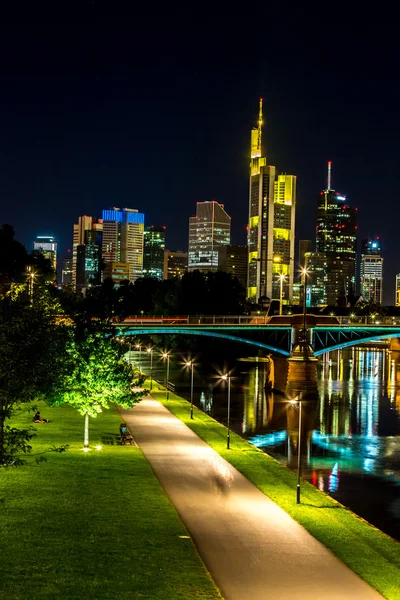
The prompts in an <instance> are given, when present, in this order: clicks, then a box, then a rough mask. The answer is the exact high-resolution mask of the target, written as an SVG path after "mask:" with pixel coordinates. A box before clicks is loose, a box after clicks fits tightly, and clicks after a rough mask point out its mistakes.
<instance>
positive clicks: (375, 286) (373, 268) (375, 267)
mask: <svg viewBox="0 0 400 600" xmlns="http://www.w3.org/2000/svg"><path fill="white" fill-rule="evenodd" d="M360 283H361V295H362V297H363V298H364V300H365V301H366V302H373V303H374V304H382V285H383V257H382V248H381V242H380V239H379V238H374V239H368V240H363V242H362V249H361V266H360Z"/></svg>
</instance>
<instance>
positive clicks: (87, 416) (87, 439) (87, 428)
mask: <svg viewBox="0 0 400 600" xmlns="http://www.w3.org/2000/svg"><path fill="white" fill-rule="evenodd" d="M83 447H84V448H89V414H88V413H85V433H84V439H83Z"/></svg>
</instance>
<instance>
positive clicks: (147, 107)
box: [0, 24, 400, 303]
mask: <svg viewBox="0 0 400 600" xmlns="http://www.w3.org/2000/svg"><path fill="white" fill-rule="evenodd" d="M240 25H241V24H240ZM72 29H73V33H74V35H73V36H71V28H70V27H69V28H68V29H63V28H62V27H61V28H55V30H54V32H51V31H49V28H47V27H45V26H42V27H40V26H39V27H38V28H36V29H35V31H34V32H33V31H30V30H29V28H18V29H13V28H12V27H10V28H9V29H8V31H5V32H4V37H3V39H2V42H1V44H2V45H5V47H7V49H8V52H7V55H8V56H9V57H10V60H9V61H8V62H7V64H4V65H2V68H1V71H0V77H1V81H2V83H3V88H4V90H5V93H4V95H3V98H2V108H1V111H0V120H1V126H2V132H3V134H2V136H1V139H0V152H1V154H2V156H3V161H2V165H1V173H0V175H1V177H0V181H1V186H0V193H1V195H2V198H3V204H4V208H3V212H2V219H1V220H2V222H7V223H11V224H14V225H15V227H16V234H17V237H18V238H19V239H21V240H22V241H23V242H24V243H25V245H26V246H27V247H29V245H30V242H31V239H32V237H33V236H34V235H40V234H47V235H54V236H56V237H57V240H58V241H59V242H60V246H59V250H60V254H61V255H63V254H64V253H65V251H66V250H67V249H68V248H70V247H71V242H70V233H69V231H70V230H69V227H70V224H71V223H73V222H75V221H76V219H77V217H78V216H79V215H81V214H83V213H86V214H91V215H94V216H96V215H97V216H100V215H101V210H103V208H105V207H108V206H113V205H115V204H116V205H117V206H121V205H123V206H137V207H138V208H139V210H142V211H144V212H145V213H146V218H147V222H148V223H158V224H160V225H166V226H167V227H168V240H169V241H168V245H169V246H170V247H171V248H176V249H178V248H179V249H182V250H184V249H185V247H181V246H183V244H184V241H185V240H182V238H181V232H182V231H183V230H185V229H186V223H187V217H188V216H189V214H190V213H191V206H192V205H193V204H194V203H195V202H197V201H207V200H211V199H215V200H216V201H218V202H219V203H222V204H224V205H225V206H226V207H227V210H228V212H229V214H230V215H231V216H232V240H233V242H234V243H236V244H244V243H245V240H246V230H245V227H246V223H247V218H248V207H247V203H246V200H245V199H246V198H247V195H248V131H249V129H251V127H252V126H253V123H254V120H255V119H256V116H257V113H256V110H255V103H256V102H257V99H258V98H259V97H263V98H264V119H265V126H264V131H265V133H264V139H265V140H266V142H267V149H266V152H267V156H268V157H269V162H270V163H271V164H275V165H279V166H280V168H282V167H283V168H284V169H285V170H286V171H287V172H288V173H296V175H297V177H298V179H297V219H296V221H297V222H296V240H297V241H298V240H299V239H313V229H314V224H313V221H314V215H315V206H314V198H315V193H316V192H317V191H318V190H320V189H322V188H323V186H324V180H325V165H326V161H327V160H332V161H333V165H334V180H335V181H338V182H340V188H341V189H343V190H345V191H346V193H347V195H348V197H349V199H350V201H351V203H352V205H353V206H358V208H359V215H358V218H359V240H361V239H364V238H367V237H373V236H376V235H379V236H380V237H381V239H382V245H383V250H384V252H385V278H387V280H388V281H394V278H395V274H396V273H398V272H399V265H398V262H397V245H396V244H397V229H396V222H397V216H398V215H397V208H396V207H394V208H393V210H394V214H393V219H391V220H390V222H389V221H388V220H387V219H386V218H385V214H386V213H385V211H376V206H377V205H380V204H381V203H382V202H387V203H389V204H390V203H392V202H393V201H392V198H394V197H395V195H396V190H397V178H396V169H395V166H396V164H397V163H398V155H399V150H398V147H397V139H398V133H399V131H398V130H399V129H400V124H399V123H398V119H397V116H396V115H397V104H396V98H397V96H398V93H397V92H398V83H397V80H396V78H395V76H394V73H395V72H396V70H395V68H394V67H395V65H396V64H397V56H398V50H397V48H396V47H395V45H394V43H392V42H391V41H390V39H391V38H390V35H387V30H386V29H385V30H383V29H381V30H380V31H379V29H378V31H376V30H374V31H373V36H369V35H368V34H367V31H366V30H365V29H364V30H363V32H362V33H361V31H353V30H352V31H351V36H348V37H347V44H346V48H344V47H342V46H341V45H334V46H332V47H328V48H326V49H325V54H324V55H322V53H321V52H320V47H319V44H318V43H317V41H316V38H315V36H311V37H309V38H308V37H307V36H306V35H304V36H301V40H300V39H297V38H295V37H293V38H289V41H288V43H287V44H285V46H284V47H283V46H282V44H279V51H278V50H276V48H277V46H276V43H275V42H276V41H277V40H278V35H277V33H276V34H275V33H274V34H273V35H272V36H271V37H270V38H269V39H268V41H266V42H265V41H263V43H262V52H261V51H260V50H261V48H258V50H259V52H258V53H257V52H256V50H255V49H254V50H255V52H254V56H255V58H254V60H253V61H252V62H251V64H250V65H249V62H248V60H247V59H245V57H244V54H243V52H242V50H243V48H242V46H241V45H239V46H238V47H237V48H235V47H234V45H233V39H229V40H227V39H226V37H227V36H228V34H226V33H225V34H224V35H222V37H221V32H220V31H218V33H217V32H216V31H215V32H214V34H211V38H210V39H211V40H213V42H214V43H213V44H211V45H207V47H205V48H204V47H203V46H204V44H203V43H202V44H199V46H198V49H196V43H197V42H198V41H200V40H201V39H202V36H201V32H200V31H199V30H198V31H196V30H195V31H193V32H191V35H190V39H189V37H188V38H187V39H185V43H186V44H187V52H186V53H182V52H181V47H182V46H181V42H179V43H178V40H176V42H175V41H174V40H173V39H170V37H169V36H168V39H166V36H165V34H164V35H163V33H162V31H161V32H158V33H160V35H157V39H156V41H155V43H154V44H152V46H151V48H149V47H148V44H147V43H144V42H145V36H144V33H142V34H141V33H140V32H139V33H138V35H137V36H136V37H135V39H134V40H132V36H128V35H126V34H125V35H124V33H122V34H121V32H120V31H119V30H115V31H114V30H113V29H112V27H110V30H109V32H108V34H107V40H108V43H107V44H106V45H105V44H104V38H102V36H101V35H100V34H95V33H94V32H93V31H90V29H89V30H88V29H87V28H83V29H82V30H79V28H74V27H73V28H72ZM341 31H342V32H343V35H345V28H344V29H343V27H342V29H341ZM230 33H233V30H232V31H231V32H230ZM242 33H243V32H242ZM242 33H241V40H242V43H243V44H244V43H245V39H246V36H244V37H242ZM22 36H23V40H24V43H25V44H29V47H30V48H31V51H30V52H29V53H28V54H27V53H26V52H22V50H21V49H20V48H23V47H24V45H23V44H20V42H21V41H22ZM72 37H73V40H74V42H73V44H72V41H71V40H72ZM275 37H276V39H275ZM38 38H40V40H41V42H40V44H37V43H33V42H36V40H37V39H38ZM88 46H90V47H91V52H90V53H88V52H87V48H88ZM257 46H259V43H258V42H257ZM161 48H162V49H163V52H160V49H161ZM164 50H165V51H164ZM200 50H201V51H200ZM272 51H273V53H272V55H273V56H274V60H273V61H272V60H270V59H268V60H265V59H264V58H262V57H265V56H267V57H268V56H269V55H271V52H272ZM371 65H376V66H377V67H378V65H379V68H376V69H375V68H374V69H371ZM88 73H94V74H95V75H96V77H93V76H90V75H88ZM289 73H290V76H288V74H289ZM326 86H328V88H329V90H330V93H322V92H323V89H324V88H325V87H326ZM382 89H384V90H385V93H384V94H382ZM210 90H212V93H210ZM331 92H332V93H331ZM366 165H374V169H373V174H374V175H373V176H371V175H370V173H368V171H367V167H366ZM171 207H173V212H174V213H175V214H174V218H173V219H171ZM21 214H23V217H24V218H23V219H21ZM311 215H312V216H313V217H312V218H310V216H311ZM372 215H374V218H373V219H372V218H371V216H372ZM359 250H360V248H359ZM384 294H385V298H384V301H385V303H389V302H393V292H392V291H391V290H390V289H389V286H387V288H386V289H385V290H384Z"/></svg>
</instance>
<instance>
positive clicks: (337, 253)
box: [307, 161, 357, 305]
mask: <svg viewBox="0 0 400 600" xmlns="http://www.w3.org/2000/svg"><path fill="white" fill-rule="evenodd" d="M331 175H332V163H331V161H329V162H328V177H327V187H326V189H325V190H323V191H322V192H320V196H319V201H318V213H317V239H316V250H317V254H318V255H319V256H320V257H322V258H323V259H324V263H325V302H326V304H328V305H335V304H337V303H347V302H348V298H349V296H350V295H354V294H355V293H356V258H357V246H356V230H357V225H356V209H355V208H352V207H351V206H350V205H349V203H348V201H347V198H346V196H345V195H344V194H341V193H339V192H337V191H335V190H334V189H332V180H331ZM311 258H312V257H311ZM307 266H310V270H311V271H312V270H313V269H312V266H311V264H310V265H307ZM314 279H315V278H314ZM314 279H313V273H312V272H311V282H312V286H315V285H316V284H317V282H316V281H314ZM317 287H318V286H317ZM319 287H321V286H319Z"/></svg>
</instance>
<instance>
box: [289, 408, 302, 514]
mask: <svg viewBox="0 0 400 600" xmlns="http://www.w3.org/2000/svg"><path fill="white" fill-rule="evenodd" d="M291 403H292V404H297V405H298V407H299V432H298V436H297V486H296V504H300V476H301V399H300V398H299V397H298V398H294V399H293V400H291Z"/></svg>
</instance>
